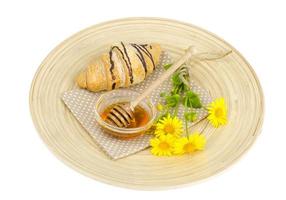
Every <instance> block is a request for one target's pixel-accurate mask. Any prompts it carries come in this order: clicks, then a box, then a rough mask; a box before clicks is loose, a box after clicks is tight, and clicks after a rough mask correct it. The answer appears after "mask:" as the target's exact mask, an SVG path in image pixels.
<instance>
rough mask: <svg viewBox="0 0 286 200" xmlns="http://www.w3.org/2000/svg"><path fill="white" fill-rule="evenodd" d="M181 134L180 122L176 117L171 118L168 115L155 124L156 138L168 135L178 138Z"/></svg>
mask: <svg viewBox="0 0 286 200" xmlns="http://www.w3.org/2000/svg"><path fill="white" fill-rule="evenodd" d="M182 132H183V126H182V121H181V120H180V119H178V118H177V117H173V118H172V117H171V116H170V115H168V116H167V117H164V118H163V119H160V120H159V122H158V123H157V124H156V130H155V135H156V136H161V135H166V134H170V135H173V136H174V137H179V136H181V134H182Z"/></svg>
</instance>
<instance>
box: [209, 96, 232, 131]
mask: <svg viewBox="0 0 286 200" xmlns="http://www.w3.org/2000/svg"><path fill="white" fill-rule="evenodd" d="M208 112H209V116H208V120H209V121H210V123H211V124H212V125H213V126H214V127H216V128H217V127H219V126H220V125H225V124H226V123H227V107H226V104H225V101H224V98H218V99H216V100H215V101H213V102H212V103H211V104H210V105H209V106H208Z"/></svg>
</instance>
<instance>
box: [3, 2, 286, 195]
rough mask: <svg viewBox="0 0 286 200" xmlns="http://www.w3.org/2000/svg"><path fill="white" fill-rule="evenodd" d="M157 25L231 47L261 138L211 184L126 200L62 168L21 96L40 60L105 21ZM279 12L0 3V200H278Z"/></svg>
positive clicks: (285, 138)
mask: <svg viewBox="0 0 286 200" xmlns="http://www.w3.org/2000/svg"><path fill="white" fill-rule="evenodd" d="M132 16H155V17H165V18H172V19H177V20H181V21H185V22H189V23H193V24H195V25H198V26H200V27H202V28H205V29H207V30H209V31H211V32H213V33H215V34H217V35H219V36H220V37H222V38H224V39H225V40H226V41H228V42H229V43H231V44H232V45H233V46H234V47H236V48H237V49H238V50H239V51H240V52H242V54H243V55H244V56H245V58H246V59H247V60H248V61H249V62H250V64H251V65H252V66H253V68H254V70H255V71H256V73H257V75H258V77H259V79H260V81H261V84H262V87H263V89H264V94H265V99H266V105H265V108H266V113H265V121H264V125H263V131H262V134H261V135H260V136H259V137H258V139H257V141H256V142H255V144H254V145H253V146H252V148H251V149H250V151H249V152H248V153H247V154H245V155H244V156H243V157H242V158H241V159H240V161H239V162H237V163H236V164H235V165H234V166H232V167H230V168H228V169H227V170H226V171H224V172H223V173H221V174H219V175H218V176H215V177H212V178H210V179H208V180H205V181H203V182H200V183H197V184H194V185H192V186H188V187H183V188H179V189H173V190H167V191H155V192H154V191H153V192H152V191H134V190H129V189H122V188H118V187H113V186H110V185H106V184H103V183H100V182H97V181H94V180H91V179H89V178H87V177H85V176H83V175H80V174H79V173H77V172H75V171H73V170H72V169H70V168H69V167H67V166H65V165H64V164H63V163H62V162H61V161H59V160H58V159H56V158H55V157H54V155H53V154H52V153H51V152H49V150H48V149H47V148H46V146H45V145H44V143H43V142H42V141H41V140H40V138H39V136H38V134H37V132H36V131H35V129H34V126H33V123H32V120H31V119H30V113H29V104H28V95H29V87H30V84H31V81H32V78H33V75H34V73H35V71H36V69H37V67H38V66H39V64H40V63H41V61H42V60H43V59H44V57H45V56H46V55H47V54H48V53H49V51H50V50H52V48H53V47H55V46H56V45H57V44H58V43H60V42H61V41H62V40H64V39H65V38H66V37H68V36H70V35H72V34H73V33H75V32H77V31H79V30H81V29H83V28H86V27H88V26H90V25H93V24H96V23H99V22H103V21H106V20H111V19H116V18H122V17H132ZM285 19H286V6H285V5H283V1H275V0H272V1H263V0H259V1H243V0H239V1H230V0H226V1H219V0H215V1H214V0H210V1H203V0H200V1H191V0H186V1H180V0H170V1H167V0H165V1H155V0H152V1H148V0H144V1H138V0H129V1H124V0H114V1H112V0H92V1H84V0H81V1H72V0H69V1H60V0H58V1H52V0H49V1H40V0H37V1H30V0H26V1H13V0H9V1H8V0H6V1H4V0H1V1H0V69H1V74H0V89H1V97H0V108H1V109H0V117H1V119H0V125H1V129H0V133H1V137H0V199H3V200H4V199H5V200H6V199H30V200H33V199H52V198H59V199H60V198H61V199H70V200H71V199H96V198H99V196H101V198H114V199H121V198H122V199H123V198H124V199H166V200H167V199H176V200H179V199H191V200H195V199H221V200H223V199H245V198H249V199H250V198H251V199H253V198H255V199H256V198H257V199H259V198H260V199H261V198H266V199H270V198H271V199H285V198H286V194H285V192H286V191H285V189H286V188H285V187H286V181H285V180H286V162H285V161H286V155H285V153H286V151H285V146H286V126H285V125H286V119H285V116H284V113H285V112H286V109H285V106H286V105H285V97H286V95H285V86H286V77H285V72H286V71H285V68H286V61H285V59H286V56H285V55H286V39H285V37H286V28H285V25H286V23H285Z"/></svg>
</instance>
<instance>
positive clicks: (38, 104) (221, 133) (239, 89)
mask: <svg viewBox="0 0 286 200" xmlns="http://www.w3.org/2000/svg"><path fill="white" fill-rule="evenodd" d="M118 41H125V42H144V43H146V42H158V43H160V44H162V46H163V48H164V49H165V50H167V51H168V52H170V53H171V54H172V56H173V57H177V56H179V55H180V54H182V53H183V49H185V48H186V47H187V46H188V45H195V46H196V48H197V49H198V51H199V52H200V51H202V52H206V51H209V52H212V51H220V50H222V51H223V50H230V49H231V50H233V53H232V54H231V55H229V56H228V57H227V58H224V59H222V60H220V61H216V62H213V61H208V62H201V63H197V64H196V65H195V66H193V70H192V77H193V79H194V80H195V81H196V82H197V83H199V84H200V85H201V86H203V87H204V88H206V89H208V90H209V91H210V92H211V95H212V96H213V97H225V98H226V102H227V103H228V107H229V123H228V125H227V126H224V127H222V128H218V129H214V128H212V127H211V126H210V125H208V126H207V127H206V129H205V130H204V133H205V134H206V136H207V142H208V143H207V147H206V150H205V151H203V152H199V153H197V154H195V155H194V156H187V155H186V156H174V157H155V156H153V155H151V154H150V153H149V150H145V151H142V152H140V153H137V154H135V155H132V156H129V157H126V158H123V159H120V160H117V161H113V160H110V159H109V158H108V157H107V156H106V155H105V154H104V153H103V152H102V151H101V150H100V149H99V148H98V146H97V145H96V143H95V142H94V141H93V140H92V138H91V137H90V136H89V135H88V133H87V132H86V131H85V130H84V129H83V128H82V127H81V125H80V124H79V123H78V122H77V120H76V119H75V118H74V117H73V115H72V114H71V113H70V112H69V110H68V109H67V108H66V107H65V106H64V104H63V102H62V101H61V95H62V93H63V92H65V91H67V90H70V89H72V88H75V87H76V85H75V83H74V78H75V76H76V75H77V74H78V72H79V71H80V70H82V69H83V68H84V67H85V66H86V64H87V63H88V61H89V60H90V59H91V58H92V57H93V56H95V55H99V54H100V53H102V52H104V51H107V50H108V48H109V46H110V45H111V44H112V43H114V42H118ZM30 109H31V113H32V118H33V121H34V123H35V126H36V128H37V130H38V132H39V134H40V136H41V137H42V139H43V140H44V142H45V143H46V144H47V145H48V147H49V148H50V149H51V150H52V152H54V154H55V155H56V156H57V157H58V158H60V159H61V160H63V161H64V162H65V163H66V164H68V165H69V166H71V167H72V168H74V169H76V170H77V171H79V172H81V173H82V174H85V175H87V176H89V177H91V178H94V179H96V180H99V181H102V182H105V183H109V184H112V185H117V186H122V187H128V188H134V189H147V190H149V189H150V190H154V189H162V188H168V187H174V186H178V185H183V184H187V183H191V182H194V181H197V180H201V179H204V178H207V177H209V176H211V175H214V174H216V173H217V172H220V171H222V170H223V169H225V168H226V167H228V166H229V165H231V164H232V163H234V162H235V161H236V160H237V159H238V158H239V157H240V156H241V155H242V154H243V153H244V152H245V151H246V150H247V149H248V148H249V147H250V146H251V144H252V143H253V142H254V140H255V138H256V137H257V135H258V134H259V132H260V129H261V125H262V121H263V112H264V108H263V94H262V90H261V87H260V84H259V81H258V79H257V77H256V75H255V73H254V71H253V70H252V68H251V66H250V65H249V64H248V63H247V61H246V60H245V59H244V58H243V57H242V56H241V54H240V53H239V52H238V51H237V50H235V49H234V48H233V47H232V46H230V45H229V44H228V43H226V42H225V41H223V40H222V39H220V38H218V37H217V36H215V35H213V34H212V33H209V32H207V31H205V30H202V29H200V28H198V27H195V26H193V25H190V24H186V23H181V22H178V21H173V20H167V19H157V18H128V19H121V20H116V21H111V22H107V23H102V24H99V25H95V26H92V27H90V28H87V29H85V30H83V31H80V32H79V33H77V34H75V35H73V36H72V37H70V38H68V39H67V40H65V41H64V42H62V43H61V44H60V45H59V46H58V47H56V48H55V49H54V50H53V51H52V52H51V53H50V54H49V55H48V56H47V58H46V59H45V60H44V61H43V63H42V64H41V66H40V67H39V69H38V71H37V73H36V75H35V78H34V80H33V83H32V87H31V91H30ZM205 126H206V124H205V123H204V122H203V123H199V124H198V125H197V126H196V127H193V130H200V129H202V128H203V127H205Z"/></svg>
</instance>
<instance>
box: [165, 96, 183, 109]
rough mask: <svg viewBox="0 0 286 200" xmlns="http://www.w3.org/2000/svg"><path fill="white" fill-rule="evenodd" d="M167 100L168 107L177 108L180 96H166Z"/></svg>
mask: <svg viewBox="0 0 286 200" xmlns="http://www.w3.org/2000/svg"><path fill="white" fill-rule="evenodd" d="M165 100H166V103H167V106H170V107H176V106H177V105H178V103H179V101H180V95H178V94H174V95H169V96H165Z"/></svg>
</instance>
